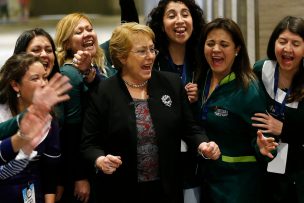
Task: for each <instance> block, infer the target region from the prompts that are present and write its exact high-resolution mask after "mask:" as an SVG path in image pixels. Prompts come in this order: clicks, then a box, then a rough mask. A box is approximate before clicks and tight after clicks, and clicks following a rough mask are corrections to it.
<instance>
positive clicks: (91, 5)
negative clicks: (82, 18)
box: [31, 0, 120, 16]
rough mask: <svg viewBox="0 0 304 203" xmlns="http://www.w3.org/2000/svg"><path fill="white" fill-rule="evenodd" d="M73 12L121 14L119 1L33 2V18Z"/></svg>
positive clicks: (39, 0)
mask: <svg viewBox="0 0 304 203" xmlns="http://www.w3.org/2000/svg"><path fill="white" fill-rule="evenodd" d="M71 12H84V13H96V14H104V15H110V14H111V15H113V14H119V12H120V10H119V3H118V0H31V16H39V15H54V14H67V13H71Z"/></svg>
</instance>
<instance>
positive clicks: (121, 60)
mask: <svg viewBox="0 0 304 203" xmlns="http://www.w3.org/2000/svg"><path fill="white" fill-rule="evenodd" d="M118 59H119V61H120V63H122V65H126V63H127V57H125V56H123V57H119V58H118Z"/></svg>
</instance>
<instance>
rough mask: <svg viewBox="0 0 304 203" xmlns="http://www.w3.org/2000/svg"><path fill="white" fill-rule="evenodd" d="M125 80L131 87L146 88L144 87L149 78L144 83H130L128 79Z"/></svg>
mask: <svg viewBox="0 0 304 203" xmlns="http://www.w3.org/2000/svg"><path fill="white" fill-rule="evenodd" d="M124 82H125V84H126V85H127V86H128V87H131V88H144V87H146V85H147V83H148V80H146V81H144V82H142V83H129V82H128V81H127V80H124Z"/></svg>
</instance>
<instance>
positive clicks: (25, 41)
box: [14, 28, 59, 79]
mask: <svg viewBox="0 0 304 203" xmlns="http://www.w3.org/2000/svg"><path fill="white" fill-rule="evenodd" d="M37 36H44V37H46V38H47V39H48V40H49V41H50V43H51V46H52V50H53V53H54V56H55V61H54V66H53V69H52V71H51V72H50V74H49V75H48V79H50V78H52V77H53V75H54V74H55V73H58V72H59V65H58V61H57V56H56V52H55V51H56V48H55V43H54V40H53V39H52V37H51V36H50V34H49V33H47V32H46V31H45V30H44V29H42V28H34V29H31V30H27V31H24V32H23V33H22V34H21V35H20V36H19V37H18V39H17V41H16V44H15V49H14V54H20V53H22V52H26V49H27V47H28V45H29V43H30V41H31V40H32V39H34V38H35V37H37Z"/></svg>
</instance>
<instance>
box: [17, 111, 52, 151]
mask: <svg viewBox="0 0 304 203" xmlns="http://www.w3.org/2000/svg"><path fill="white" fill-rule="evenodd" d="M51 120H52V117H51V115H50V114H47V115H46V116H45V117H44V118H41V116H37V115H36V114H34V113H32V112H26V114H25V115H24V117H23V118H22V120H21V122H20V132H21V133H22V135H21V138H22V139H24V141H26V143H25V144H24V145H23V146H22V148H21V149H22V151H23V152H24V153H25V154H27V155H29V154H31V152H32V151H33V150H34V149H35V148H36V146H37V145H38V144H39V143H40V140H41V139H42V137H43V135H44V134H45V133H46V131H47V130H48V128H46V127H45V126H46V125H47V124H48V123H49V122H51Z"/></svg>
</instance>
